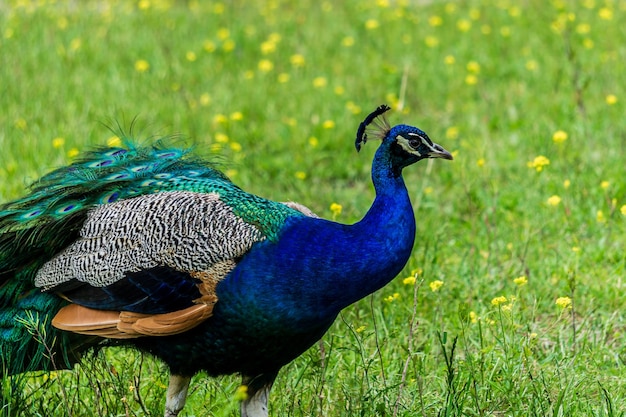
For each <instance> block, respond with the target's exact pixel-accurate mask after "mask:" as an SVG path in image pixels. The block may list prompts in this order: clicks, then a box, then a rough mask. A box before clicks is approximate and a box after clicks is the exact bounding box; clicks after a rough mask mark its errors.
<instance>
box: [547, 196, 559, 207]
mask: <svg viewBox="0 0 626 417" xmlns="http://www.w3.org/2000/svg"><path fill="white" fill-rule="evenodd" d="M547 203H548V205H549V206H558V205H559V204H560V203H561V197H559V196H558V195H553V196H552V197H550V198H548V201H547Z"/></svg>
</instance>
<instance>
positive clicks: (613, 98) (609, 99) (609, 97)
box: [605, 94, 617, 106]
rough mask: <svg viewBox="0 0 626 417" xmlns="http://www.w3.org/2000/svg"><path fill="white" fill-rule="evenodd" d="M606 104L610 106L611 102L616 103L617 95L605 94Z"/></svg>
mask: <svg viewBox="0 0 626 417" xmlns="http://www.w3.org/2000/svg"><path fill="white" fill-rule="evenodd" d="M605 100H606V104H608V105H609V106H612V105H613V104H615V103H617V96H616V95H615V94H609V95H607V96H606V99H605Z"/></svg>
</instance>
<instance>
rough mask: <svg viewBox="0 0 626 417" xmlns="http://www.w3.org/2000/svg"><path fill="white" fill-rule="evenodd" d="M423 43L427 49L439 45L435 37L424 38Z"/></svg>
mask: <svg viewBox="0 0 626 417" xmlns="http://www.w3.org/2000/svg"><path fill="white" fill-rule="evenodd" d="M424 43H425V44H426V46H428V47H429V48H434V47H435V46H438V45H439V39H438V38H437V37H436V36H432V35H429V36H426V37H425V38H424Z"/></svg>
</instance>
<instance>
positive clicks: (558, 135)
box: [552, 130, 567, 143]
mask: <svg viewBox="0 0 626 417" xmlns="http://www.w3.org/2000/svg"><path fill="white" fill-rule="evenodd" d="M552 140H553V141H554V142H555V143H563V142H565V141H566V140H567V132H565V131H563V130H557V131H556V132H554V134H553V135H552Z"/></svg>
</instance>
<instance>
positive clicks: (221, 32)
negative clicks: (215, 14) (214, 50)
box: [217, 28, 230, 40]
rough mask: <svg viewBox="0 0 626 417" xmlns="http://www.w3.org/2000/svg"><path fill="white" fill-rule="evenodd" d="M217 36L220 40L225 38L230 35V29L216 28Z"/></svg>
mask: <svg viewBox="0 0 626 417" xmlns="http://www.w3.org/2000/svg"><path fill="white" fill-rule="evenodd" d="M217 37H218V38H220V39H221V40H225V39H227V38H229V37H230V31H229V30H228V29H226V28H220V29H218V30H217Z"/></svg>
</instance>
